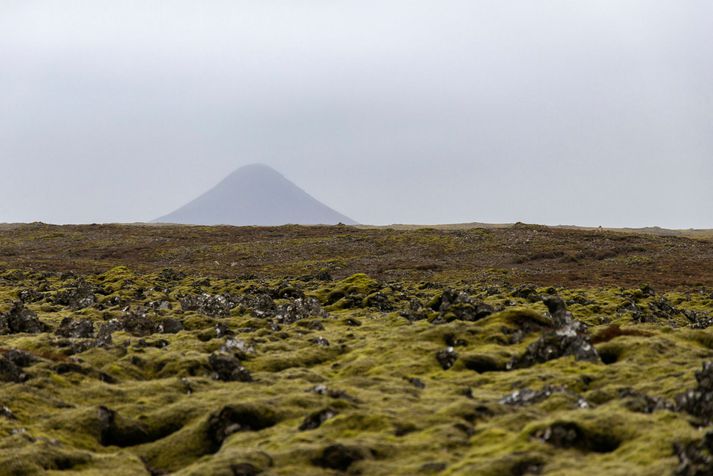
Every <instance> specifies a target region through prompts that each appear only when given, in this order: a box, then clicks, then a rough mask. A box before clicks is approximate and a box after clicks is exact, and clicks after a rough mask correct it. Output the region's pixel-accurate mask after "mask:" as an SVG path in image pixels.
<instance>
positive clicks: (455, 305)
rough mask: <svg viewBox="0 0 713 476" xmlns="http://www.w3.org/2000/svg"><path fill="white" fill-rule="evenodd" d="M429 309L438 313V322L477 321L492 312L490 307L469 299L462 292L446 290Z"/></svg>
mask: <svg viewBox="0 0 713 476" xmlns="http://www.w3.org/2000/svg"><path fill="white" fill-rule="evenodd" d="M431 309H433V310H434V311H438V312H439V313H440V315H439V318H438V319H437V320H438V321H445V322H450V321H454V320H460V321H478V320H480V319H483V318H484V317H488V316H489V315H490V314H492V313H493V312H494V309H493V307H492V306H491V305H489V304H485V303H482V302H479V301H476V300H475V299H473V298H471V297H470V296H469V295H468V294H467V293H465V292H463V291H453V290H451V289H447V290H445V291H443V293H442V294H441V295H440V296H439V297H438V298H436V299H435V300H434V301H433V302H432V303H431Z"/></svg>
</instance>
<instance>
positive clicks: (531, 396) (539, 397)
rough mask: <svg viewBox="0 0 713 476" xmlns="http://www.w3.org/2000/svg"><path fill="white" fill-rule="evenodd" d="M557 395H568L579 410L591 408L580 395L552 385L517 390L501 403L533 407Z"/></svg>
mask: <svg viewBox="0 0 713 476" xmlns="http://www.w3.org/2000/svg"><path fill="white" fill-rule="evenodd" d="M556 393H563V394H567V395H569V396H570V397H572V398H573V399H574V400H575V401H576V402H577V407H579V408H590V406H591V405H590V404H589V402H587V400H585V399H584V398H583V397H581V396H580V395H577V394H576V393H574V392H571V391H569V390H567V389H566V388H564V387H555V386H552V385H545V386H544V387H543V388H542V389H541V390H532V389H529V388H523V389H521V390H515V391H514V392H513V393H511V394H510V395H507V396H506V397H504V398H502V399H501V400H500V403H502V404H503V405H510V406H526V405H533V404H536V403H539V402H542V401H544V400H547V399H548V398H550V397H551V396H552V395H554V394H556Z"/></svg>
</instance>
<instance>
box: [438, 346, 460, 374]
mask: <svg viewBox="0 0 713 476" xmlns="http://www.w3.org/2000/svg"><path fill="white" fill-rule="evenodd" d="M436 360H438V363H439V364H441V367H442V368H443V370H448V369H450V368H451V367H453V364H455V363H456V360H458V353H457V352H456V351H455V350H454V349H453V347H447V348H445V349H443V350H439V351H438V352H437V353H436Z"/></svg>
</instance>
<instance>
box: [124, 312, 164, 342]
mask: <svg viewBox="0 0 713 476" xmlns="http://www.w3.org/2000/svg"><path fill="white" fill-rule="evenodd" d="M121 324H122V326H123V328H124V330H125V331H126V332H129V333H130V334H133V335H135V336H139V337H145V336H148V335H151V334H154V333H156V332H158V330H159V326H158V323H156V322H155V321H153V320H152V319H150V318H149V317H148V315H147V314H146V310H145V309H144V308H141V307H139V308H137V309H133V310H129V311H127V312H126V313H125V314H124V316H123V317H122V320H121Z"/></svg>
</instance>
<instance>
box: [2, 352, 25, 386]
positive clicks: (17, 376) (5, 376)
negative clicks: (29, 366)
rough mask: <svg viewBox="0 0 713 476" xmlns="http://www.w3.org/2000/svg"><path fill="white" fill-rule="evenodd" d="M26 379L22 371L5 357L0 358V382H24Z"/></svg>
mask: <svg viewBox="0 0 713 476" xmlns="http://www.w3.org/2000/svg"><path fill="white" fill-rule="evenodd" d="M25 379H26V376H25V374H24V373H23V372H22V369H20V367H18V366H17V365H15V364H14V363H13V362H12V361H10V359H8V358H7V357H5V356H0V382H16V383H19V382H24V381H25Z"/></svg>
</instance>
